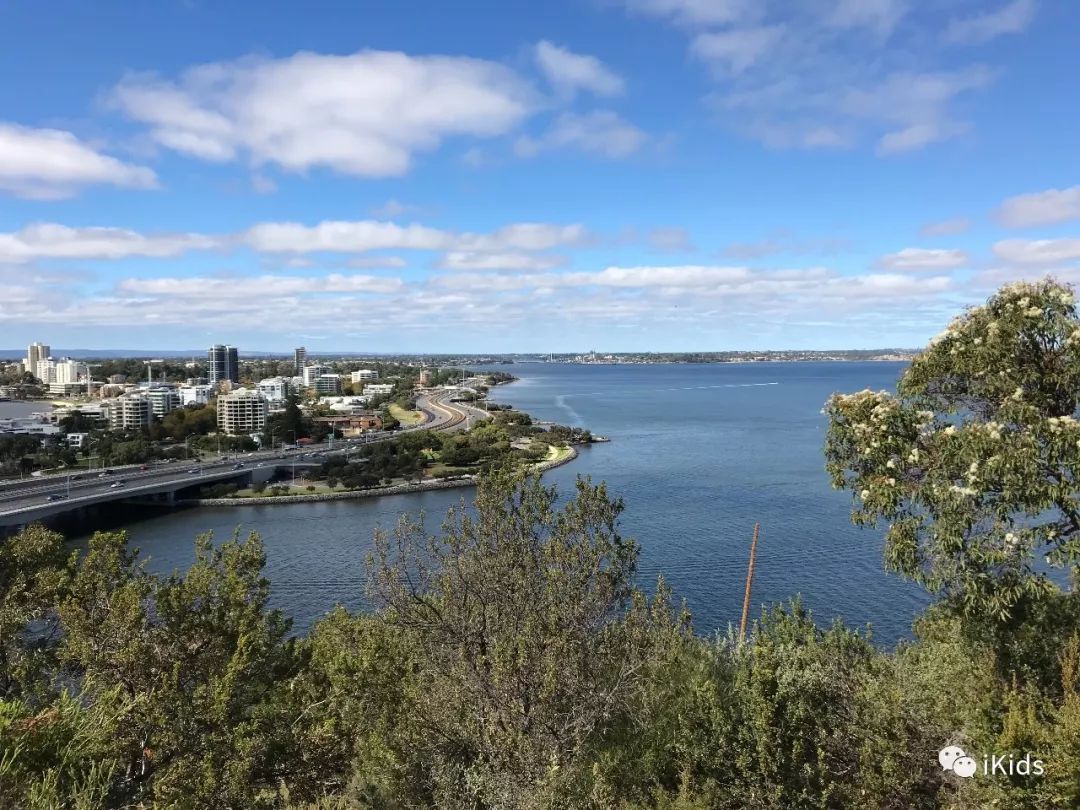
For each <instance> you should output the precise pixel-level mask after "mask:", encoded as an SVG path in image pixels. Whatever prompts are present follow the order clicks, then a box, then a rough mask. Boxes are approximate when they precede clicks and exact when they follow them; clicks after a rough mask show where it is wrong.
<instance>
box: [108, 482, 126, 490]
mask: <svg viewBox="0 0 1080 810" xmlns="http://www.w3.org/2000/svg"><path fill="white" fill-rule="evenodd" d="M122 486H124V482H123V481H113V482H112V483H111V484H109V489H119V488H120V487H122Z"/></svg>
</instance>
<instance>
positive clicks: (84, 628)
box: [0, 282, 1080, 810]
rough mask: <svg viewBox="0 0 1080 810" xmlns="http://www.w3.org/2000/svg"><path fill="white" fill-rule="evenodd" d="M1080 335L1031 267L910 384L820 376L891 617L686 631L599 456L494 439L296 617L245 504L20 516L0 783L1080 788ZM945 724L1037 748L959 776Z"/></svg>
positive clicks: (255, 802)
mask: <svg viewBox="0 0 1080 810" xmlns="http://www.w3.org/2000/svg"><path fill="white" fill-rule="evenodd" d="M1036 310H1038V312H1036ZM992 324H997V326H992ZM1078 343H1080V319H1078V318H1077V313H1076V311H1075V306H1074V304H1073V302H1072V297H1071V292H1070V291H1069V290H1068V289H1065V288H1063V287H1060V286H1058V285H1055V284H1052V283H1049V282H1048V283H1045V284H1041V285H1026V286H1019V287H1010V288H1007V289H1005V290H1003V291H1002V292H1001V293H999V294H998V295H997V296H995V297H994V298H993V299H992V300H991V301H990V302H989V303H988V304H987V306H986V307H984V308H980V309H977V310H973V311H971V312H969V313H967V314H966V315H965V316H963V317H962V318H961V319H960V320H958V321H957V322H956V323H955V324H954V325H953V326H952V327H950V330H949V332H948V333H946V335H945V336H944V337H943V338H942V339H941V340H940V341H938V342H937V343H935V344H934V345H932V346H931V347H930V348H929V349H928V350H927V351H926V352H925V353H923V355H921V356H920V357H919V358H918V359H917V360H916V361H915V363H914V364H913V365H912V367H911V369H910V371H908V372H907V374H906V376H905V378H904V380H903V382H902V384H901V385H900V388H899V393H898V395H897V396H896V397H890V396H888V395H884V394H873V393H869V392H862V393H859V394H853V395H847V396H838V397H836V398H834V399H833V400H831V402H830V403H829V405H828V408H827V411H828V414H829V420H830V422H829V435H828V439H827V446H826V461H827V465H828V468H829V470H830V473H831V474H832V476H833V480H834V483H835V484H836V485H837V486H842V487H846V488H849V489H851V490H852V491H853V493H854V497H855V506H856V510H855V512H854V515H853V516H854V518H855V519H856V520H858V521H861V522H871V521H875V520H876V521H880V522H882V523H883V524H885V525H886V527H887V532H888V545H887V548H886V558H885V562H886V565H887V566H888V567H889V568H890V569H891V570H894V571H896V572H898V573H899V574H901V575H903V576H907V577H911V578H913V579H915V580H916V581H919V582H921V583H923V585H925V586H926V587H927V588H928V589H929V590H930V591H931V592H932V593H934V594H937V595H938V596H939V598H938V600H937V601H936V602H935V603H934V604H933V605H932V606H931V607H930V608H929V609H928V610H927V612H926V613H925V614H924V615H923V616H922V617H921V618H920V619H919V620H918V621H917V622H916V625H915V627H914V638H913V640H912V641H910V642H906V643H903V644H901V645H899V646H898V647H897V648H896V649H894V650H883V649H880V648H878V647H876V646H875V645H874V644H873V643H872V640H871V639H870V638H869V637H868V636H867V635H866V634H864V633H861V632H857V631H855V630H852V629H850V628H847V627H845V626H843V624H841V623H839V622H836V623H833V624H832V625H827V626H823V625H820V624H818V623H816V622H815V621H814V617H812V616H810V615H809V614H808V613H807V611H806V610H805V609H804V608H803V607H802V606H801V605H800V603H799V602H798V600H795V601H793V602H791V603H789V604H786V605H779V606H773V607H770V608H768V609H766V610H764V611H763V612H762V613H761V614H760V616H759V617H758V619H757V620H756V621H755V622H754V624H753V627H752V628H751V629H750V633H749V636H748V638H747V639H745V640H744V639H741V638H738V637H737V636H736V635H735V634H733V633H731V632H729V633H727V634H722V635H720V636H718V637H715V638H708V637H702V636H699V635H696V634H695V633H694V632H693V630H692V625H691V620H690V617H689V616H688V615H687V613H686V612H685V610H683V609H680V607H679V605H678V603H677V601H676V599H675V597H674V596H673V594H671V592H670V591H669V589H668V588H667V587H666V586H665V585H664V583H663V582H662V581H661V582H659V583H657V584H656V586H655V587H654V588H651V589H650V590H651V595H649V594H647V593H645V592H644V591H643V590H642V589H641V588H640V586H639V584H638V582H637V576H636V573H637V557H638V547H637V545H636V543H635V542H634V541H632V540H630V539H628V538H625V537H623V536H621V534H620V533H619V530H618V518H619V514H620V512H621V509H622V505H621V503H620V502H619V501H618V500H617V499H613V498H612V497H610V496H609V494H608V493H607V491H606V489H605V488H604V486H603V485H602V484H601V485H598V486H594V485H593V484H592V483H591V482H589V481H587V480H582V481H579V482H578V485H577V488H576V491H575V492H574V493H573V494H572V495H573V497H570V498H565V499H562V500H560V499H558V498H557V497H556V493H555V492H554V490H553V489H551V488H547V487H544V486H543V485H542V483H541V482H540V481H539V479H538V478H537V477H535V476H523V475H522V474H520V473H515V472H513V471H511V470H507V469H505V468H501V467H493V468H491V469H489V470H488V472H487V475H486V476H485V477H484V479H483V480H482V482H481V484H480V486H479V488H478V490H477V494H476V502H475V508H468V509H466V508H464V507H463V508H460V509H455V510H453V511H452V512H451V513H450V514H449V515H448V516H447V519H446V521H445V522H444V523H443V525H442V527H441V530H439V531H435V532H433V531H431V528H430V527H427V526H424V525H422V524H419V523H415V522H411V521H408V520H406V521H403V522H402V523H401V524H400V525H399V526H398V527H397V528H396V529H395V530H394V531H393V532H390V533H380V534H379V535H378V536H377V537H376V542H375V546H374V551H373V553H372V555H371V557H370V559H369V561H368V563H367V572H368V586H367V595H368V597H369V600H370V606H371V610H370V611H368V612H365V613H359V614H351V613H349V612H347V611H345V610H344V609H340V608H339V609H336V610H335V611H333V612H332V613H330V614H329V615H328V616H327V617H325V618H324V619H323V620H322V621H320V622H318V623H317V624H316V626H315V627H314V628H313V630H312V632H311V633H310V634H309V635H307V636H306V637H303V638H294V637H291V636H290V633H289V625H288V622H287V620H285V619H284V618H283V617H282V616H280V615H279V614H277V613H276V612H274V611H271V610H269V609H268V607H267V598H268V592H269V583H267V582H266V580H265V579H264V578H263V576H262V568H263V564H264V562H265V560H264V554H263V550H262V547H261V544H260V542H259V539H258V538H257V537H256V536H254V535H253V536H250V537H247V538H240V537H234V538H232V539H231V540H228V541H226V542H224V543H219V544H215V543H213V542H211V539H210V538H208V537H202V538H199V539H198V540H197V543H196V551H197V559H196V562H195V564H194V565H193V566H192V568H191V569H190V570H189V571H188V572H186V573H185V574H176V575H173V576H169V577H160V576H154V575H151V574H149V573H147V572H146V571H145V570H144V569H143V568H142V567H141V566H140V564H139V562H138V557H137V554H136V552H135V551H133V550H130V549H128V547H127V543H126V538H125V537H124V536H123V535H122V534H111V533H102V534H98V535H96V536H95V537H94V539H93V540H92V542H91V545H90V549H89V551H88V552H87V553H85V554H84V555H82V556H81V557H77V556H68V554H67V552H66V551H65V548H64V544H63V540H62V538H61V537H59V536H57V535H55V534H53V533H51V532H48V531H46V530H45V529H42V528H40V527H32V528H30V529H27V530H25V531H23V532H21V533H20V534H18V535H16V536H15V537H13V538H9V539H8V540H7V541H6V542H5V543H4V544H3V545H2V546H0V807H7V806H11V807H28V808H52V807H79V808H99V807H185V808H186V807H191V808H223V807H237V808H240V807H243V808H257V807H268V808H269V807H281V808H286V807H288V808H310V809H311V810H315V808H420V807H440V808H442V807H445V808H470V810H476V809H478V808H597V809H598V810H600V809H601V808H603V809H606V808H611V810H615V809H616V808H618V810H635V809H641V810H643V809H644V808H658V809H659V808H663V809H664V810H704V808H731V810H736V808H740V809H741V808H770V809H775V810H781V809H786V808H822V809H824V808H848V807H851V808H939V807H944V808H986V807H999V808H1018V809H1019V808H1040V809H1045V810H1049V808H1073V807H1077V806H1080V594H1078V593H1077V591H1076V590H1075V589H1073V588H1071V587H1070V588H1065V587H1063V586H1062V584H1061V583H1062V578H1061V577H1058V576H1054V575H1048V574H1047V572H1046V570H1045V569H1044V567H1043V566H1042V565H1037V564H1036V560H1041V559H1042V558H1043V557H1044V556H1045V557H1049V562H1050V564H1052V565H1057V566H1059V567H1060V569H1061V570H1062V571H1063V572H1064V573H1066V574H1068V575H1069V576H1071V577H1073V578H1075V577H1076V575H1077V573H1078V571H1077V560H1076V557H1075V556H1074V554H1073V551H1074V545H1073V544H1074V543H1075V542H1076V536H1077V534H1078V533H1080V526H1078V525H1077V524H1075V523H1073V522H1072V519H1071V514H1072V513H1073V512H1074V511H1075V507H1074V506H1073V504H1074V503H1075V502H1076V500H1077V498H1078V497H1080V487H1078V485H1077V484H1076V481H1077V480H1078V479H1077V477H1076V476H1077V474H1078V472H1080V470H1078V469H1077V465H1080V427H1075V426H1074V424H1073V422H1072V419H1071V416H1072V413H1073V411H1074V410H1075V407H1076V403H1075V401H1073V400H1072V399H1071V397H1073V396H1075V395H1076V391H1077V387H1076V386H1075V385H1074V384H1073V378H1072V376H1071V375H1072V374H1074V373H1080V356H1077V355H1075V354H1074V353H1075V352H1076V351H1077V349H1076V346H1077V345H1078ZM1000 371H1004V372H1006V373H1005V374H999V372H1000ZM1018 392H1019V393H1018ZM1017 403H1019V404H1017ZM1070 409H1071V410H1070ZM1063 411H1064V413H1063ZM927 413H929V416H927ZM512 419H513V421H512V422H504V423H502V424H492V425H485V426H484V429H486V430H488V431H489V432H491V433H492V435H494V434H496V433H499V432H501V433H502V434H504V435H505V437H506V438H507V439H510V437H511V436H512V435H513V433H514V432H516V431H525V430H529V429H530V428H531V427H532V426H531V425H529V424H526V423H524V420H522V419H521V418H520V416H513V417H512ZM452 438H453V440H454V441H455V442H457V441H459V440H460V441H461V442H463V443H462V444H461V445H460V446H459V447H458V448H457V450H458V451H460V452H462V453H463V454H464V455H465V456H467V455H469V454H468V452H467V451H469V450H470V449H474V448H473V447H472V445H471V443H470V442H471V441H472V440H471V439H469V437H468V436H464V437H452ZM409 439H410V441H412V442H415V445H411V444H410V445H407V446H399V447H398V450H397V452H399V453H404V454H406V455H409V456H410V457H411V458H412V459H413V461H414V462H418V461H419V459H421V458H423V457H424V456H425V454H426V453H428V452H429V451H434V450H436V449H437V448H436V446H435V443H439V448H438V449H439V450H440V452H441V451H442V445H441V443H442V442H444V441H448V440H447V439H443V438H440V437H437V436H432V435H431V434H427V435H425V434H421V433H418V434H415V435H414V436H410V437H409ZM500 441H502V440H500ZM496 443H498V442H496ZM486 446H489V445H486V444H485V447H486ZM380 452H383V451H380ZM387 452H388V451H387ZM372 458H374V457H372ZM361 466H364V465H361ZM311 539H312V540H313V541H314V542H317V538H311ZM658 540H662V538H658ZM737 563H738V564H740V565H741V563H742V561H741V560H740V561H737ZM1044 565H1045V563H1044ZM946 745H958V746H960V747H962V748H963V749H964V750H965V751H967V752H969V753H970V754H971V755H972V756H973V757H975V758H977V759H978V760H979V761H980V762H981V761H982V757H983V756H989V755H991V754H993V755H998V756H1002V757H1004V758H1006V759H1008V758H1011V759H1012V760H1013V761H1018V760H1021V759H1023V758H1025V757H1028V758H1030V760H1036V759H1037V760H1039V761H1040V762H1041V763H1043V766H1044V769H1045V773H1043V774H1041V775H1022V774H1020V773H1016V772H1013V773H1011V774H1010V773H1004V774H1002V773H991V774H988V775H987V774H981V773H980V774H979V775H977V776H975V777H973V778H969V779H964V778H961V777H960V776H958V775H957V774H954V773H951V772H947V771H944V770H943V769H942V768H941V766H940V765H939V764H938V758H937V756H938V750H939V749H941V748H943V747H944V746H946Z"/></svg>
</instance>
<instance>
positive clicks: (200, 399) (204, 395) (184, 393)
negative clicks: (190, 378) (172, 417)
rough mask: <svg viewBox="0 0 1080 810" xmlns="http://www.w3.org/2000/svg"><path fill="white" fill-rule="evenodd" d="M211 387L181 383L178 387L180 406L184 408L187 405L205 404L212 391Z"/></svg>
mask: <svg viewBox="0 0 1080 810" xmlns="http://www.w3.org/2000/svg"><path fill="white" fill-rule="evenodd" d="M213 390H214V389H213V388H211V387H210V386H209V385H182V386H180V388H179V389H178V393H179V394H180V407H182V408H186V407H187V406H188V405H205V404H206V403H207V402H209V401H210V394H211V393H212V392H213Z"/></svg>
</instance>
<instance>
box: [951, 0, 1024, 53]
mask: <svg viewBox="0 0 1080 810" xmlns="http://www.w3.org/2000/svg"><path fill="white" fill-rule="evenodd" d="M1035 7H1036V3H1035V0H1012V2H1010V3H1006V4H1005V5H1004V6H1002V7H1001V8H999V9H996V10H995V11H987V12H984V13H982V14H977V15H975V16H974V17H966V18H963V19H954V20H953V21H952V22H950V23H949V27H948V28H946V29H945V40H946V41H947V42H951V43H954V44H959V45H979V44H982V43H984V42H989V41H990V40H992V39H996V38H997V37H999V36H1002V35H1003V34H1018V33H1020V32H1021V31H1023V30H1024V29H1026V28H1027V27H1028V25H1029V24H1030V23H1031V21H1032V20H1033V19H1034V18H1035Z"/></svg>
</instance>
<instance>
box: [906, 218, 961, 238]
mask: <svg viewBox="0 0 1080 810" xmlns="http://www.w3.org/2000/svg"><path fill="white" fill-rule="evenodd" d="M970 229H971V220H970V219H968V218H966V217H952V218H950V219H942V220H939V221H937V222H928V223H926V224H925V225H923V226H922V227H921V228H920V229H919V235H920V236H927V237H931V236H954V235H955V234H958V233H964V232H966V231H968V230H970Z"/></svg>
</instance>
